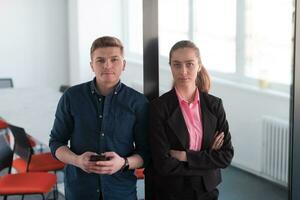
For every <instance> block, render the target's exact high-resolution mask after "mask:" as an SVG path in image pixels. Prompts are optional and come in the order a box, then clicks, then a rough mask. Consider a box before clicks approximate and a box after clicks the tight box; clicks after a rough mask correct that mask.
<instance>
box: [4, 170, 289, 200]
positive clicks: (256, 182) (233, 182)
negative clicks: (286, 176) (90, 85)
mask: <svg viewBox="0 0 300 200" xmlns="http://www.w3.org/2000/svg"><path fill="white" fill-rule="evenodd" d="M222 175H223V182H222V184H221V185H220V186H219V190H220V197H219V200H261V199H264V200H287V199H288V194H287V189H286V188H283V187H282V186H278V185H276V184H274V183H271V182H269V181H266V180H265V179H262V178H260V177H257V176H254V175H252V174H249V173H247V172H244V171H242V170H239V169H237V168H235V167H229V168H227V169H226V170H223V172H222ZM143 186H144V182H143V181H138V184H137V190H138V199H139V200H141V199H143V196H144V189H143V188H144V187H143ZM50 195H51V194H50ZM2 199H3V198H1V197H0V200H2ZM8 199H9V200H16V199H21V197H16V196H11V197H9V198H8ZM24 199H25V200H38V199H41V196H38V195H36V196H26V197H25V198H24ZM59 200H64V197H63V196H62V195H60V196H59Z"/></svg>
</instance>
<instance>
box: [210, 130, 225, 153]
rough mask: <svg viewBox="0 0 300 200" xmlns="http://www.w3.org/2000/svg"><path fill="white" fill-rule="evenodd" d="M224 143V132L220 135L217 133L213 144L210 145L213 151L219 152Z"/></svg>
mask: <svg viewBox="0 0 300 200" xmlns="http://www.w3.org/2000/svg"><path fill="white" fill-rule="evenodd" d="M223 143H224V132H222V133H220V134H219V132H218V131H217V132H216V134H215V137H214V143H213V145H212V147H211V148H212V149H213V150H219V149H220V148H221V147H222V145H223Z"/></svg>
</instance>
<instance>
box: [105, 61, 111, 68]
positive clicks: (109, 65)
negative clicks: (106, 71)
mask: <svg viewBox="0 0 300 200" xmlns="http://www.w3.org/2000/svg"><path fill="white" fill-rule="evenodd" d="M110 67H111V62H110V61H109V60H107V61H106V62H105V64H104V68H110Z"/></svg>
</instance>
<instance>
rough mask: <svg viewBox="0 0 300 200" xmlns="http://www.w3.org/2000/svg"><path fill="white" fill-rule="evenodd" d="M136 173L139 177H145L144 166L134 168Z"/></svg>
mask: <svg viewBox="0 0 300 200" xmlns="http://www.w3.org/2000/svg"><path fill="white" fill-rule="evenodd" d="M134 174H135V176H136V177H137V179H144V178H145V175H144V168H141V169H135V170H134Z"/></svg>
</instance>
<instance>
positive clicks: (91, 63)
mask: <svg viewBox="0 0 300 200" xmlns="http://www.w3.org/2000/svg"><path fill="white" fill-rule="evenodd" d="M90 66H91V69H92V71H93V72H94V68H93V62H92V61H90Z"/></svg>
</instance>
